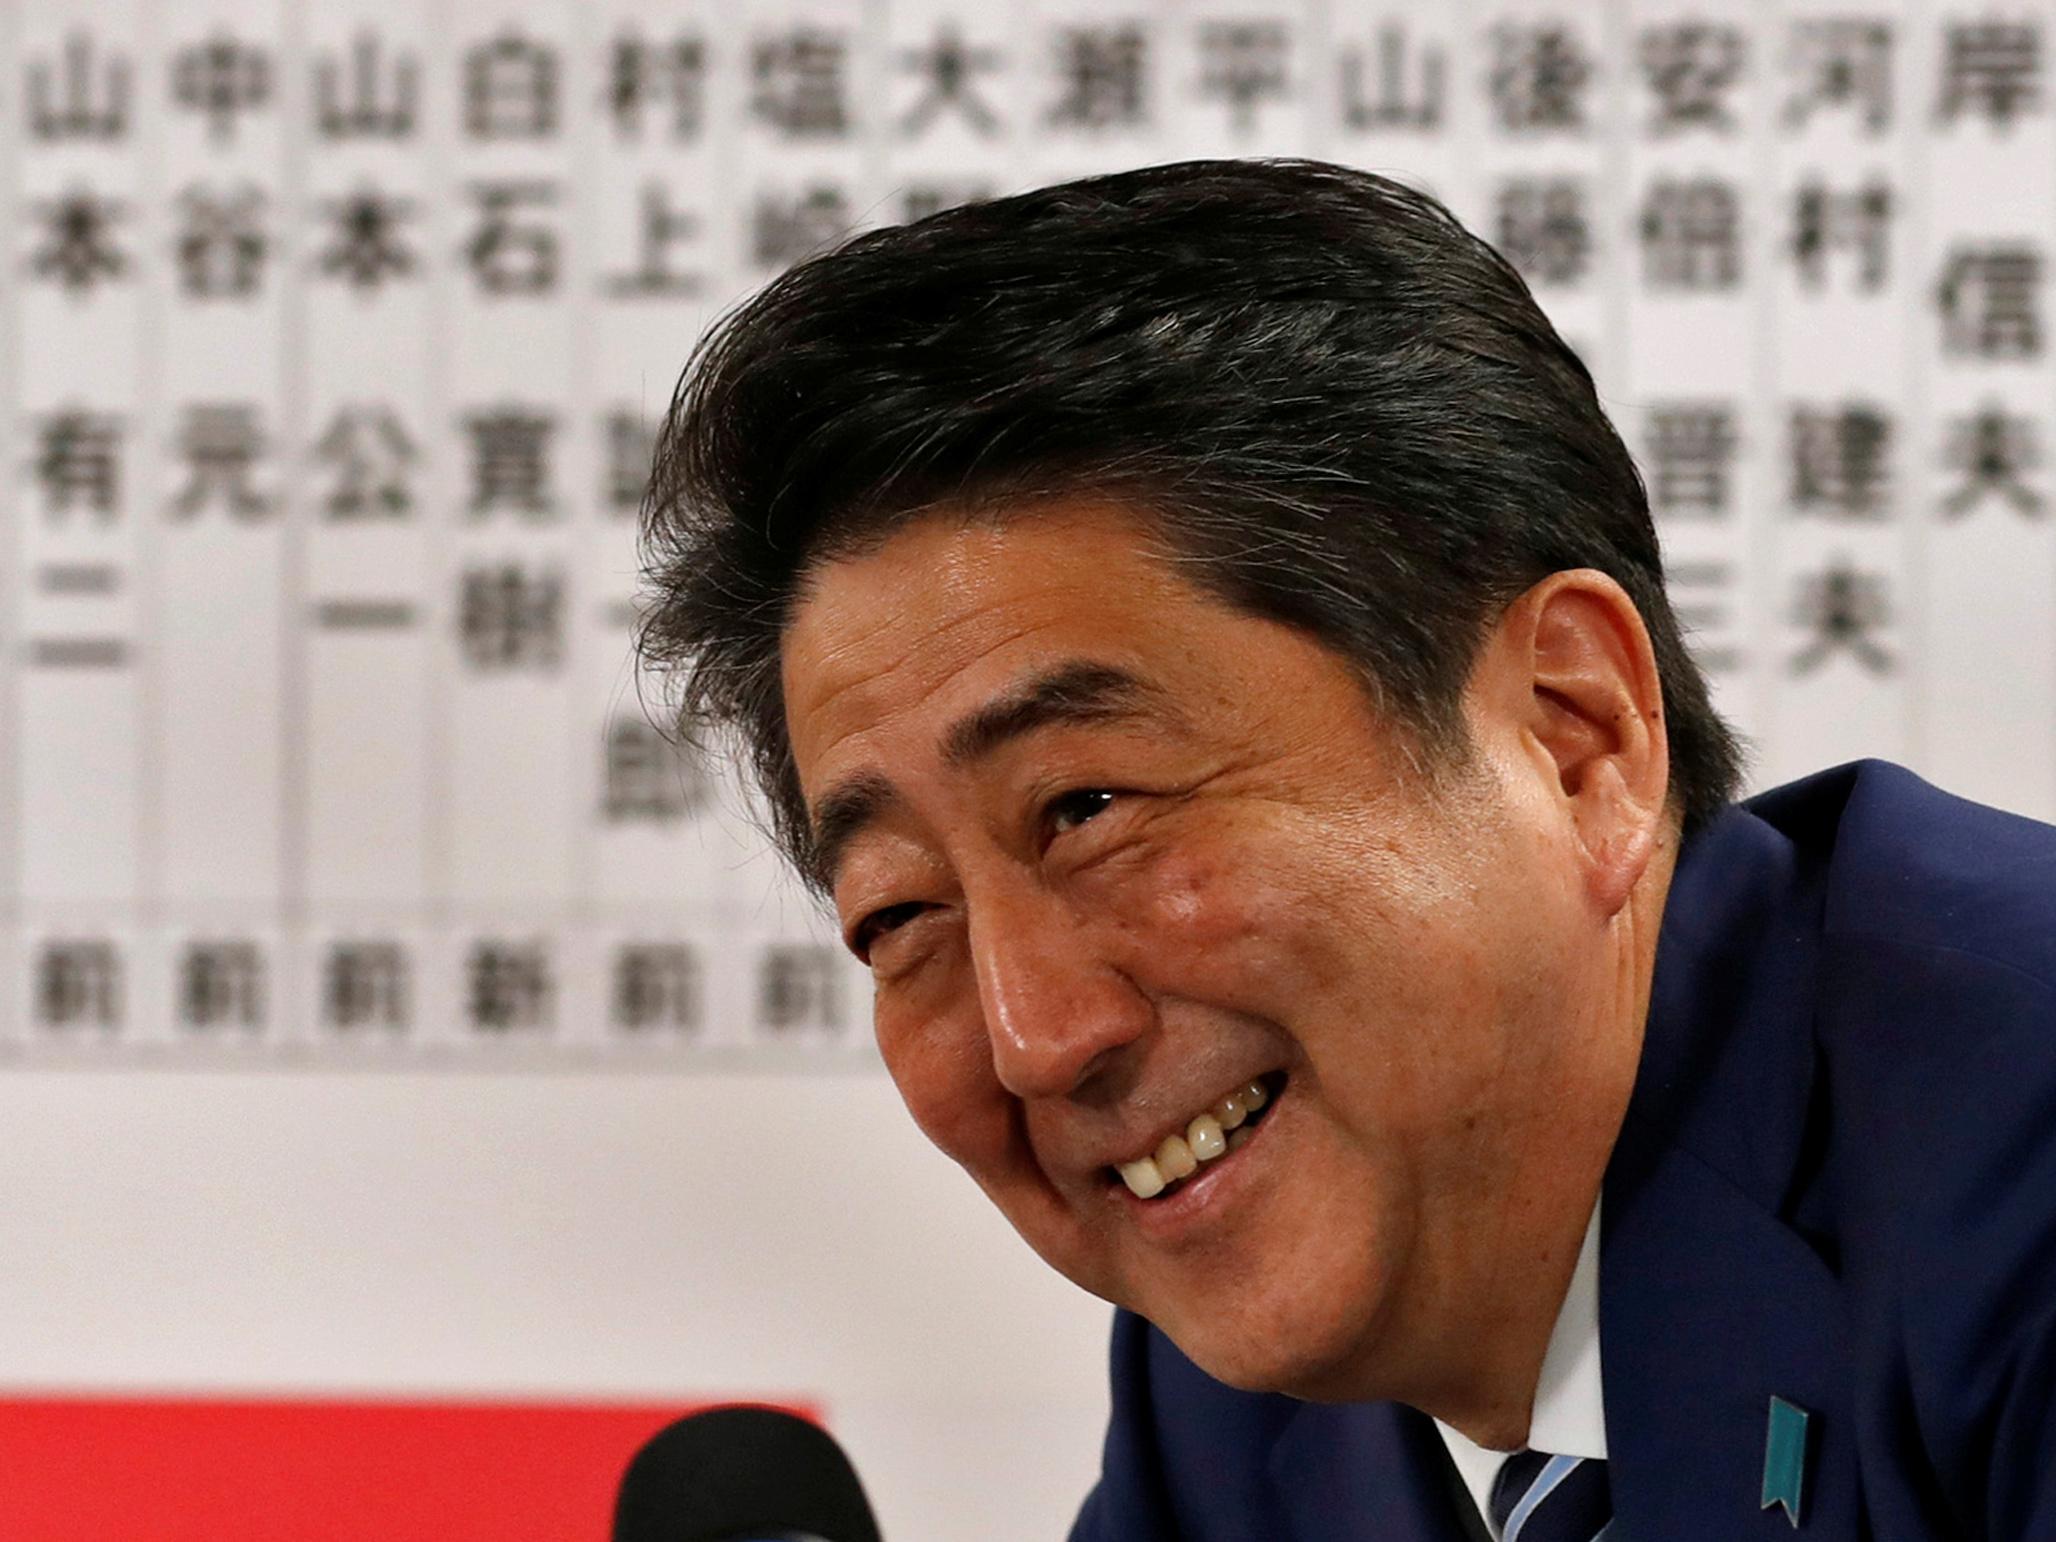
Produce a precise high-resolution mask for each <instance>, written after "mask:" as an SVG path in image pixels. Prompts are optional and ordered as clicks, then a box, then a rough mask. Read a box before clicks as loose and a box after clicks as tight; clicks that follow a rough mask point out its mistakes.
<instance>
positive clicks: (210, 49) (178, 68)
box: [171, 32, 271, 145]
mask: <svg viewBox="0 0 2056 1542" xmlns="http://www.w3.org/2000/svg"><path fill="white" fill-rule="evenodd" d="M171 96H172V100H173V101H175V102H177V103H178V105H179V106H181V107H184V108H186V109H187V110H189V111H191V112H197V113H199V114H201V115H202V116H204V117H205V118H206V120H207V137H208V138H209V139H211V140H212V141H213V142H214V143H215V144H218V145H219V144H226V143H227V142H228V141H229V140H230V139H232V138H234V137H235V132H236V126H237V123H238V121H239V120H240V119H241V117H242V115H243V114H244V113H248V112H256V111H257V110H258V109H260V108H262V107H264V106H265V105H266V104H267V103H269V102H270V100H271V59H270V57H269V56H268V55H267V54H266V53H265V52H264V50H263V49H261V48H259V47H257V46H256V45H255V44H253V43H244V42H241V41H239V40H238V39H237V38H236V37H235V36H234V35H233V34H231V33H228V32H216V33H214V34H213V35H212V36H210V37H208V38H206V39H205V40H204V41H202V42H198V43H189V44H187V45H186V46H185V47H184V48H181V49H180V50H179V51H178V55H177V57H175V58H174V59H173V60H172V65H171Z"/></svg>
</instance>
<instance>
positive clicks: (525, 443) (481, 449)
mask: <svg viewBox="0 0 2056 1542" xmlns="http://www.w3.org/2000/svg"><path fill="white" fill-rule="evenodd" d="M464 428H465V431H466V432H467V433H469V434H470V436H471V503H470V512H471V515H472V517H473V518H478V517H481V516H483V515H487V514H492V513H495V512H497V511H499V510H503V509H504V510H508V511H511V512H513V513H516V514H521V515H524V516H526V517H528V518H531V519H548V518H549V517H550V516H551V514H553V513H554V512H555V508H554V500H553V499H552V498H551V496H550V436H551V435H552V434H554V433H555V432H556V429H557V425H556V424H555V423H554V422H552V421H551V419H550V417H549V415H548V414H547V413H541V412H535V411H531V410H529V409H527V408H522V407H498V408H494V409H493V410H492V411H490V412H474V413H472V414H471V415H470V416H469V417H467V418H466V419H465V420H464Z"/></svg>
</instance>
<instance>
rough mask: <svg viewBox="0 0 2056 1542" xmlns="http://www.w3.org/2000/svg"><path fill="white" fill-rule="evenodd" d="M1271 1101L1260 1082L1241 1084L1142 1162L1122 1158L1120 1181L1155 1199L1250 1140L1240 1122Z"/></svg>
mask: <svg viewBox="0 0 2056 1542" xmlns="http://www.w3.org/2000/svg"><path fill="white" fill-rule="evenodd" d="M1269 1101H1270V1094H1269V1093H1267V1092H1265V1091H1264V1088H1263V1083H1261V1082H1251V1083H1250V1084H1249V1085H1248V1086H1247V1087H1238V1088H1237V1089H1236V1090H1235V1091H1233V1092H1231V1093H1229V1094H1228V1095H1227V1096H1226V1097H1225V1098H1223V1099H1221V1101H1220V1102H1218V1103H1216V1104H1215V1105H1214V1106H1213V1107H1212V1108H1210V1109H1208V1110H1207V1111H1206V1112H1205V1113H1203V1114H1201V1115H1200V1116H1199V1117H1198V1118H1197V1119H1194V1120H1193V1121H1192V1123H1190V1124H1188V1125H1187V1126H1185V1133H1184V1134H1183V1135H1166V1136H1165V1137H1164V1143H1163V1144H1162V1145H1161V1146H1159V1147H1157V1148H1156V1151H1155V1152H1154V1153H1153V1154H1152V1155H1149V1156H1146V1157H1144V1158H1143V1159H1142V1160H1141V1161H1139V1162H1123V1163H1122V1164H1121V1165H1120V1167H1119V1169H1118V1171H1119V1172H1120V1174H1121V1181H1122V1182H1123V1183H1125V1184H1127V1185H1128V1192H1129V1193H1131V1194H1133V1195H1134V1196H1135V1197H1136V1198H1137V1199H1155V1198H1156V1197H1157V1195H1159V1194H1161V1193H1163V1191H1164V1190H1165V1189H1166V1188H1168V1187H1170V1185H1172V1184H1174V1183H1176V1182H1177V1181H1178V1180H1179V1179H1180V1178H1187V1177H1190V1176H1191V1175H1192V1174H1193V1173H1195V1172H1197V1171H1199V1167H1200V1164H1201V1163H1202V1162H1211V1161H1213V1160H1214V1159H1215V1158H1216V1157H1218V1156H1220V1155H1222V1154H1223V1153H1224V1152H1229V1151H1233V1150H1234V1149H1235V1148H1236V1147H1238V1146H1240V1145H1241V1144H1242V1143H1243V1142H1244V1141H1246V1140H1248V1139H1249V1134H1250V1132H1249V1131H1247V1130H1244V1129H1241V1128H1239V1126H1240V1125H1241V1124H1242V1122H1243V1121H1244V1120H1246V1119H1247V1118H1248V1117H1249V1116H1250V1115H1251V1114H1253V1113H1255V1112H1256V1111H1257V1110H1258V1109H1260V1108H1262V1107H1263V1106H1264V1104H1265V1103H1267V1102H1269Z"/></svg>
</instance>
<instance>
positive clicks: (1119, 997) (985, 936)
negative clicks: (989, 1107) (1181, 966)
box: [970, 895, 1155, 1098]
mask: <svg viewBox="0 0 2056 1542" xmlns="http://www.w3.org/2000/svg"><path fill="white" fill-rule="evenodd" d="M1094 942H1095V938H1094V935H1093V930H1092V928H1091V927H1090V926H1087V925H1083V924H1081V923H1080V922H1079V921H1078V920H1077V919H1076V918H1075V917H1073V916H1071V915H1069V914H1068V913H1067V912H1066V910H1065V908H1064V907H1063V906H1062V905H1061V904H1059V903H1058V902H1056V901H1055V900H1053V899H1052V898H1051V897H1049V896H1046V895H1033V896H1015V897H1010V898H1008V899H1005V900H999V899H990V898H989V899H988V901H987V903H985V904H982V905H980V906H978V907H977V909H976V910H975V911H974V913H973V915H972V918H971V923H970V946H971V956H972V962H973V967H974V968H975V970H976V972H977V977H978V999H979V1006H980V1008H981V1010H982V1011H983V1013H984V1018H985V1033H986V1039H987V1041H988V1042H989V1043H990V1045H991V1048H992V1065H993V1070H994V1072H995V1074H997V1076H998V1077H999V1081H1000V1085H1001V1086H1003V1087H1005V1088H1006V1089H1007V1091H1009V1092H1011V1093H1013V1094H1014V1096H1016V1097H1018V1098H1036V1097H1062V1096H1065V1095H1066V1094H1069V1093H1071V1092H1075V1091H1076V1090H1077V1089H1078V1088H1079V1087H1081V1086H1082V1085H1084V1083H1085V1082H1086V1081H1088V1080H1089V1079H1091V1077H1092V1076H1093V1075H1094V1074H1095V1073H1096V1072H1097V1071H1098V1070H1099V1069H1100V1068H1101V1067H1102V1066H1103V1065H1104V1064H1106V1063H1107V1062H1108V1061H1110V1060H1112V1059H1113V1058H1114V1057H1115V1054H1116V1052H1117V1051H1119V1050H1120V1049H1121V1047H1122V1046H1124V1045H1127V1044H1131V1043H1133V1042H1134V1041H1136V1040H1137V1039H1139V1038H1141V1037H1142V1036H1143V1035H1144V1034H1146V1033H1148V1031H1149V1029H1150V1025H1151V1024H1152V1022H1153V1021H1154V1020H1155V1010H1154V1008H1153V1007H1152V1006H1151V1004H1150V1001H1149V998H1148V997H1146V996H1145V995H1144V994H1143V993H1142V991H1141V990H1140V989H1138V988H1137V986H1136V985H1135V982H1134V981H1133V980H1131V979H1130V978H1129V977H1128V976H1127V975H1126V974H1124V973H1122V972H1121V971H1120V970H1119V969H1118V968H1117V967H1115V965H1114V964H1113V963H1112V962H1111V961H1110V960H1109V959H1107V958H1106V957H1105V956H1104V954H1103V952H1102V951H1101V949H1099V948H1098V947H1096V946H1095V945H1094Z"/></svg>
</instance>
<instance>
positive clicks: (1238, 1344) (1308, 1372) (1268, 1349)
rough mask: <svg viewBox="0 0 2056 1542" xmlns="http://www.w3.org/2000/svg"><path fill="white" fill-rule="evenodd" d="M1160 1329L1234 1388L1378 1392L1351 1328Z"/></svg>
mask: <svg viewBox="0 0 2056 1542" xmlns="http://www.w3.org/2000/svg"><path fill="white" fill-rule="evenodd" d="M1158 1326H1159V1327H1162V1326H1163V1325H1162V1324H1158ZM1164 1332H1165V1334H1166V1336H1167V1337H1169V1338H1170V1340H1171V1342H1172V1343H1174V1344H1176V1345H1177V1346H1178V1348H1179V1350H1180V1352H1182V1353H1183V1354H1184V1356H1185V1358H1186V1359H1188V1360H1190V1361H1191V1362H1192V1363H1193V1364H1194V1365H1196V1366H1198V1367H1199V1368H1200V1369H1201V1370H1202V1371H1205V1372H1206V1373H1207V1375H1209V1376H1211V1377H1213V1379H1214V1380H1216V1381H1218V1382H1221V1383H1223V1384H1224V1385H1226V1386H1230V1387H1233V1388H1235V1390H1236V1391H1238V1392H1267V1393H1276V1394H1280V1395H1282V1396H1285V1397H1293V1398H1298V1399H1300V1400H1301V1401H1302V1402H1308V1403H1357V1402H1364V1401H1367V1400H1369V1399H1372V1398H1375V1397H1376V1396H1378V1393H1377V1392H1376V1391H1375V1390H1374V1389H1375V1387H1376V1386H1377V1384H1378V1378H1377V1376H1376V1373H1375V1368H1374V1366H1372V1365H1371V1364H1370V1363H1369V1362H1370V1360H1371V1358H1372V1357H1371V1356H1370V1355H1369V1354H1368V1352H1367V1351H1366V1349H1365V1347H1364V1345H1363V1344H1362V1342H1361V1340H1360V1338H1359V1337H1358V1336H1357V1335H1354V1334H1349V1333H1345V1332H1339V1331H1338V1332H1334V1333H1332V1334H1330V1335H1325V1336H1323V1335H1316V1336H1309V1337H1306V1338H1285V1337H1281V1336H1279V1335H1276V1334H1268V1333H1255V1332H1249V1331H1239V1332H1238V1331H1233V1330H1229V1331H1223V1330H1222V1329H1221V1328H1220V1327H1219V1326H1218V1325H1207V1326H1205V1327H1198V1328H1194V1329H1191V1330H1174V1329H1171V1328H1164Z"/></svg>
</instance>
